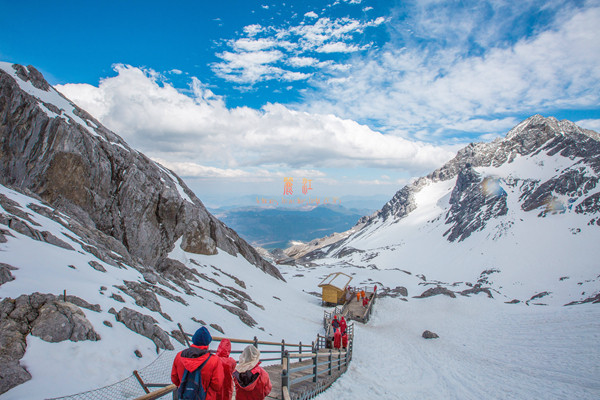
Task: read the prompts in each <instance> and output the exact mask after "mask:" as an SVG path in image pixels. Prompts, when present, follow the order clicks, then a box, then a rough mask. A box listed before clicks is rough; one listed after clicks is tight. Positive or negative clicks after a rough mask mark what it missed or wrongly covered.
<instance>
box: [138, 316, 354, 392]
mask: <svg viewBox="0 0 600 400" xmlns="http://www.w3.org/2000/svg"><path fill="white" fill-rule="evenodd" d="M179 328H180V330H181V332H182V334H183V336H184V338H185V341H186V343H188V345H189V339H188V338H190V337H191V336H192V335H191V334H190V333H187V332H184V331H183V329H182V328H181V325H179ZM347 333H348V347H347V349H345V350H343V351H342V350H339V349H338V350H337V351H335V350H332V349H330V350H329V352H319V350H322V349H325V348H328V347H331V346H330V345H331V342H330V341H329V340H328V338H327V337H326V336H322V335H317V340H316V341H314V342H312V343H311V344H302V342H299V343H286V342H285V340H282V341H281V342H268V341H261V340H258V339H257V338H256V336H255V337H254V339H253V340H246V339H230V338H224V337H218V336H213V341H216V342H220V341H221V340H223V339H229V341H230V342H231V343H232V344H252V345H254V346H255V347H256V348H259V346H260V347H267V349H268V348H272V347H274V346H277V347H278V349H277V350H267V349H261V350H260V352H261V355H263V354H266V355H268V356H267V357H263V358H261V359H260V361H261V362H269V361H280V362H281V395H282V398H283V399H284V400H286V399H289V400H291V396H290V389H291V387H292V385H295V384H298V383H301V382H304V381H306V380H309V379H311V380H312V381H313V382H315V383H316V382H318V380H319V377H321V378H323V377H325V378H327V377H330V376H331V375H332V372H333V371H334V370H336V369H337V371H339V372H340V373H343V372H345V371H346V369H347V368H348V365H349V364H350V361H351V360H352V350H353V347H354V324H350V325H348V327H347ZM290 349H295V351H296V352H295V353H291V352H290V351H289V350H290ZM303 349H310V350H309V351H303ZM241 353H242V350H231V354H241ZM275 354H277V357H269V356H271V355H275ZM308 358H310V359H311V360H312V362H311V363H310V364H309V365H305V366H299V367H294V368H290V367H291V365H292V364H291V363H290V360H298V362H302V360H303V359H308ZM323 358H326V361H321V360H323ZM325 365H326V366H327V367H326V368H325V369H323V370H321V371H319V367H322V366H325ZM309 369H312V372H311V373H310V374H307V375H304V376H300V377H298V378H295V379H290V375H291V374H293V373H296V372H302V371H306V370H309ZM134 375H135V376H136V378H137V379H138V382H139V383H140V385H141V386H142V388H143V389H144V391H145V392H146V394H145V395H143V396H141V397H138V398H136V399H135V400H154V399H158V398H160V397H161V396H164V395H166V394H169V393H171V392H174V391H176V390H177V386H175V385H172V384H151V383H145V382H144V381H143V380H142V378H141V377H140V376H139V374H137V371H134ZM331 383H333V381H328V382H326V383H323V384H320V385H316V386H315V388H314V389H312V390H307V391H306V392H305V393H303V394H302V395H300V396H299V397H296V398H297V399H300V400H303V399H309V398H312V397H314V396H315V395H316V394H318V393H321V392H322V391H323V390H325V389H326V388H327V387H329V385H331ZM151 387H160V389H158V390H155V391H153V392H150V390H149V388H151Z"/></svg>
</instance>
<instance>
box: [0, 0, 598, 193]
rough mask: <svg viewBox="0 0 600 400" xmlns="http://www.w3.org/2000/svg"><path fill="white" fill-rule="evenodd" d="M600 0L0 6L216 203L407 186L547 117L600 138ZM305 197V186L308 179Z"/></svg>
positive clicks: (24, 39) (123, 125)
mask: <svg viewBox="0 0 600 400" xmlns="http://www.w3.org/2000/svg"><path fill="white" fill-rule="evenodd" d="M598 26H600V1H597V0H596V1H564V0H563V1H553V0H550V1H548V0H545V1H540V0H523V1H519V2H514V1H504V0H491V1H490V0H487V1H485V0H482V1H469V0H465V1H460V2H458V1H436V0H424V1H390V0H331V1H328V2H327V1H302V2H296V1H286V2H275V1H254V0H235V1H233V0H232V1H227V0H224V1H220V2H208V1H176V2H170V3H167V2H154V1H131V0H130V1H113V0H105V1H86V2H75V1H62V2H47V1H43V2H42V1H31V2H28V3H27V6H24V5H21V4H19V3H17V2H11V1H5V0H2V13H1V14H0V35H1V37H2V39H1V40H0V59H2V60H3V61H10V62H16V63H20V64H32V65H34V66H36V67H37V68H38V69H39V70H41V71H42V72H43V73H44V75H45V76H46V77H47V78H48V80H49V81H50V83H51V84H53V85H56V87H57V88H58V89H59V90H61V91H62V92H63V93H64V94H66V95H67V96H68V97H70V98H71V99H73V100H74V101H76V102H77V103H78V104H80V105H81V106H82V107H83V108H85V109H87V110H88V111H90V112H91V113H92V114H93V115H95V116H96V117H97V118H98V119H100V120H101V121H102V122H103V123H104V124H105V125H107V126H108V127H109V128H111V129H113V130H114V131H115V132H117V133H118V134H119V135H121V136H123V137H124V138H125V140H127V141H128V142H129V143H130V144H131V145H132V146H134V147H135V148H137V149H139V150H141V151H143V152H145V153H146V154H148V155H149V156H150V157H152V158H153V159H155V160H158V161H160V162H161V163H163V164H164V165H166V166H168V167H170V168H171V169H173V170H175V171H176V172H177V173H179V174H180V175H182V176H184V177H185V180H186V181H187V182H188V184H189V186H190V187H192V189H193V190H194V191H195V192H196V193H197V194H198V196H199V197H200V198H203V197H205V198H210V197H211V196H217V197H218V196H225V197H226V196H235V195H246V194H253V193H258V194H262V195H265V196H276V195H281V192H282V189H283V178H284V177H287V176H293V177H295V178H296V180H297V181H301V179H302V178H303V177H306V178H309V179H312V180H313V186H314V187H315V188H316V189H317V190H316V191H315V193H318V194H320V195H332V196H333V195H336V196H342V199H343V196H344V195H350V194H374V193H384V194H386V195H390V196H391V195H392V194H393V193H394V192H395V191H396V190H398V189H400V188H401V186H402V184H403V183H404V182H406V181H407V180H408V179H410V177H414V176H419V175H422V174H426V173H428V172H430V171H431V170H433V169H434V168H437V167H439V166H440V165H441V164H442V163H443V162H445V161H446V160H448V159H449V158H451V157H452V155H453V151H455V150H456V149H457V148H459V147H460V146H462V145H464V144H466V143H468V142H471V141H482V140H492V139H493V138H495V137H498V136H502V135H504V134H506V132H507V131H508V130H509V129H510V128H511V127H513V126H514V125H516V124H517V123H518V122H519V121H521V120H522V119H525V118H527V117H529V116H531V115H533V114H537V113H539V114H542V115H545V116H555V117H557V118H559V119H570V120H572V121H575V122H577V123H579V124H580V125H581V126H583V127H586V128H590V129H595V130H600V68H598V65H600V29H599V28H598ZM298 190H299V188H298Z"/></svg>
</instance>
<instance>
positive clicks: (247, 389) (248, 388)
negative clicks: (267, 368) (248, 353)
mask: <svg viewBox="0 0 600 400" xmlns="http://www.w3.org/2000/svg"><path fill="white" fill-rule="evenodd" d="M258 364H260V362H259V363H258ZM258 364H256V366H255V367H254V368H252V369H251V370H250V372H252V373H253V374H260V370H261V369H262V368H261V367H259V366H258ZM260 378H261V377H260V375H259V376H258V378H256V379H255V380H254V382H252V383H251V384H249V385H248V386H246V387H243V386H241V385H240V384H239V383H238V384H237V385H236V386H235V389H236V390H243V391H245V392H251V391H253V390H254V388H255V387H256V385H257V383H258V381H260Z"/></svg>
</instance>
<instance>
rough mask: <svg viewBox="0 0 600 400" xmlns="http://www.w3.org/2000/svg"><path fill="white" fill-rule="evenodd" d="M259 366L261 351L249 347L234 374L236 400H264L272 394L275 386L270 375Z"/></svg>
mask: <svg viewBox="0 0 600 400" xmlns="http://www.w3.org/2000/svg"><path fill="white" fill-rule="evenodd" d="M259 364H260V351H258V349H257V348H256V347H254V346H253V345H249V346H248V347H246V348H245V349H244V351H242V354H240V359H239V361H238V364H237V366H236V367H235V372H234V373H233V382H234V383H235V399H236V400H263V399H264V398H265V397H267V395H268V394H269V393H271V389H272V388H273V385H272V384H271V379H270V378H269V374H268V373H267V371H265V370H264V369H263V368H262V367H261V366H260V365H259Z"/></svg>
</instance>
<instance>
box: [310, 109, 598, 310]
mask: <svg viewBox="0 0 600 400" xmlns="http://www.w3.org/2000/svg"><path fill="white" fill-rule="evenodd" d="M599 140H600V136H599V135H598V134H597V133H596V132H593V131H589V130H585V129H581V128H579V127H578V126H576V125H575V124H573V123H572V122H569V121H557V120H556V119H555V118H551V117H550V118H544V117H542V116H540V115H535V116H533V117H531V118H529V119H527V120H525V121H523V122H522V123H520V124H519V125H518V126H516V127H515V128H513V129H512V130H511V131H510V132H509V133H508V134H507V136H506V137H505V138H500V139H497V140H495V141H494V142H491V143H479V144H470V145H469V146H467V147H466V148H464V149H462V150H461V151H459V152H458V154H457V155H456V157H455V158H454V159H452V160H451V161H449V162H448V163H447V164H445V165H444V166H442V167H441V168H439V169H437V170H436V171H434V172H432V173H431V174H429V175H428V176H426V177H423V178H420V179H417V180H415V181H414V182H413V183H411V184H409V185H407V186H405V187H404V188H402V189H401V190H400V191H398V192H397V193H396V195H395V196H394V197H393V198H392V199H391V200H390V201H389V202H388V203H387V204H386V205H385V206H384V207H383V208H382V209H381V210H380V211H379V212H377V213H376V214H374V215H373V216H371V217H368V218H366V221H365V225H364V226H363V227H362V228H360V229H358V230H357V231H356V232H353V233H352V234H351V235H349V236H348V237H347V238H346V239H344V240H341V241H338V242H337V243H335V244H331V245H329V246H326V247H323V248H321V249H319V250H316V251H314V252H312V253H309V254H307V255H305V256H304V257H303V259H304V260H305V261H312V262H313V263H316V264H321V265H325V264H327V265H329V264H331V263H338V264H339V265H363V266H371V267H373V268H377V269H394V268H397V269H400V270H405V271H408V272H410V273H413V274H420V275H421V276H422V277H423V279H422V282H419V283H421V284H422V285H421V286H416V287H415V288H414V290H416V291H417V292H418V293H414V292H413V295H420V294H421V292H424V291H425V289H426V286H429V285H432V286H434V287H437V286H439V287H440V289H437V291H438V292H440V293H441V292H443V290H442V289H444V290H446V291H447V292H448V293H449V292H452V293H453V294H454V293H461V292H462V293H464V294H465V295H471V294H474V293H479V292H481V291H483V289H485V291H484V292H485V293H489V295H490V296H494V297H497V298H500V299H503V300H505V301H515V302H516V301H535V302H538V303H544V304H547V303H553V304H561V305H562V304H567V303H570V302H581V301H597V300H600V295H599V290H600V266H599V264H598V254H599V252H598V243H600V185H598V181H599V179H600V141H599ZM429 294H431V292H429V293H428V295H429Z"/></svg>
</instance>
